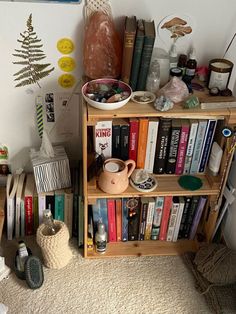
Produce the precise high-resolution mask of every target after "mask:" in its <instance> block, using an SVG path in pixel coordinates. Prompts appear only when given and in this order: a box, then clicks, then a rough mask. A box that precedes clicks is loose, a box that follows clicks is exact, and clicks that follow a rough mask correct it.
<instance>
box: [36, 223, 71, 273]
mask: <svg viewBox="0 0 236 314" xmlns="http://www.w3.org/2000/svg"><path fill="white" fill-rule="evenodd" d="M54 222H55V224H56V225H57V226H58V227H59V231H58V232H57V233H56V234H55V235H45V234H44V233H45V231H44V233H43V230H45V225H44V224H41V225H40V226H39V227H38V229H37V235H36V241H37V243H38V245H39V246H40V248H41V250H42V254H43V258H44V265H45V266H46V267H48V268H53V269H60V268H62V267H64V266H66V265H67V264H68V263H69V261H70V260H71V258H72V252H71V249H70V247H69V237H70V235H69V230H68V228H67V226H66V225H65V223H64V222H62V221H59V220H54Z"/></svg>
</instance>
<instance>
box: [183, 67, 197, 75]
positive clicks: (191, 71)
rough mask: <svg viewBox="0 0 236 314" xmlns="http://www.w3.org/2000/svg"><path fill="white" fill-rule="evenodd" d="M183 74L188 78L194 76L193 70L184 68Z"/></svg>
mask: <svg viewBox="0 0 236 314" xmlns="http://www.w3.org/2000/svg"><path fill="white" fill-rule="evenodd" d="M185 74H186V75H188V76H194V75H195V69H189V68H186V72H185Z"/></svg>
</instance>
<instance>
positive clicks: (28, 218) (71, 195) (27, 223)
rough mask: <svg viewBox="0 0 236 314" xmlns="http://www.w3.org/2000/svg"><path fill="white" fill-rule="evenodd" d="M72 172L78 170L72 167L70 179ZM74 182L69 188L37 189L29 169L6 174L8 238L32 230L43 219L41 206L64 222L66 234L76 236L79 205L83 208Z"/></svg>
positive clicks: (29, 233) (28, 232)
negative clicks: (45, 190)
mask: <svg viewBox="0 0 236 314" xmlns="http://www.w3.org/2000/svg"><path fill="white" fill-rule="evenodd" d="M74 173H75V174H74ZM75 176H78V172H77V173H76V172H75V171H73V172H72V182H75V181H73V180H75V179H76V178H75ZM77 181H78V179H77ZM78 182H79V181H78ZM78 182H77V184H76V185H74V184H73V186H72V187H71V188H66V189H60V190H56V191H51V192H44V193H37V189H36V185H35V178H34V174H33V173H28V174H26V173H24V172H23V173H21V174H9V175H8V177H7V185H6V200H7V209H6V213H7V215H6V216H7V238H8V240H12V238H13V237H16V238H19V237H24V236H28V235H32V234H35V233H36V230H37V228H38V226H39V224H41V223H42V222H43V211H44V210H45V209H50V210H51V212H52V215H53V217H54V219H56V220H60V221H64V222H65V224H66V225H67V227H68V229H69V233H70V236H72V234H73V235H76V236H78V230H79V227H78V225H79V223H80V222H79V209H80V211H82V209H83V208H82V205H81V204H80V203H81V201H82V198H81V194H80V193H79V189H78ZM81 219H82V220H83V217H82V218H81ZM82 232H83V230H82Z"/></svg>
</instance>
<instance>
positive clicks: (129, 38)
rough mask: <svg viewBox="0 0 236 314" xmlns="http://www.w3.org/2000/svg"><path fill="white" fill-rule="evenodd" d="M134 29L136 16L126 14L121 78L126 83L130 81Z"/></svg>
mask: <svg viewBox="0 0 236 314" xmlns="http://www.w3.org/2000/svg"><path fill="white" fill-rule="evenodd" d="M136 29H137V23H136V17H135V16H126V17H125V25H124V41H123V56H122V69H121V79H122V81H124V82H125V83H127V84H129V81H130V74H131V67H132V60H133V51H134V43H135V36H136Z"/></svg>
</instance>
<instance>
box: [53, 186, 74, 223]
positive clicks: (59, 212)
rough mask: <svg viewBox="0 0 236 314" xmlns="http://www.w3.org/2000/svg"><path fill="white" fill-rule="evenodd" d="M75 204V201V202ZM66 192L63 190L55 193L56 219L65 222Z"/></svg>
mask: <svg viewBox="0 0 236 314" xmlns="http://www.w3.org/2000/svg"><path fill="white" fill-rule="evenodd" d="M73 203H74V200H73ZM64 207H65V192H64V190H63V189H61V190H56V191H55V210H54V211H55V215H54V217H55V219H56V220H60V221H64Z"/></svg>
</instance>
